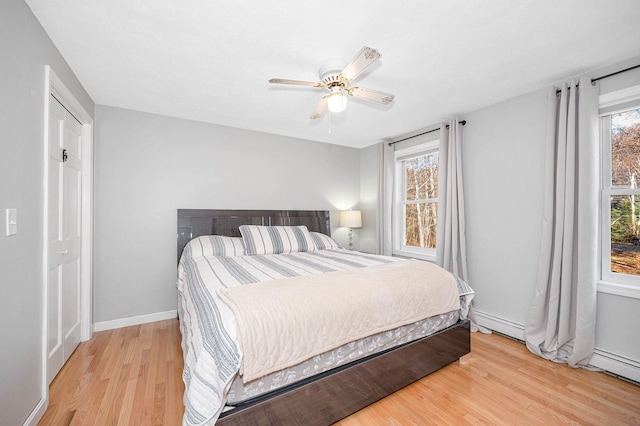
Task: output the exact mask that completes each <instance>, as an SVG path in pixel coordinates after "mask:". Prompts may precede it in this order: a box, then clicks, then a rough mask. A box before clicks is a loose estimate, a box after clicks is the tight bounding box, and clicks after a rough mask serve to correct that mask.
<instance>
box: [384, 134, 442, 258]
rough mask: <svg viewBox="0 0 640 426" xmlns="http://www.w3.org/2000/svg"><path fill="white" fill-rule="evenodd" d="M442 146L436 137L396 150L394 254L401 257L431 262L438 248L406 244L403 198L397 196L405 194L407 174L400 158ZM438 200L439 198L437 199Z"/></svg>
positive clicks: (434, 149) (435, 149)
mask: <svg viewBox="0 0 640 426" xmlns="http://www.w3.org/2000/svg"><path fill="white" fill-rule="evenodd" d="M439 146H440V140H439V139H435V140H431V141H428V142H424V143H421V144H418V145H414V146H411V147H407V148H403V149H399V150H396V151H395V152H394V179H393V182H394V188H393V194H394V197H393V217H394V219H393V232H392V235H393V251H392V253H393V255H395V256H401V257H409V258H414V259H420V260H427V261H430V262H435V261H436V249H431V248H422V247H412V246H407V245H404V243H403V242H404V238H403V237H404V234H405V230H404V217H405V213H404V204H403V202H402V200H398V199H397V197H399V196H402V194H404V190H403V189H404V188H405V176H404V170H402V168H401V167H399V164H400V163H399V162H398V159H399V158H402V157H407V156H411V155H413V154H419V153H424V152H429V151H431V152H433V151H437V150H438V148H439ZM436 201H437V200H436Z"/></svg>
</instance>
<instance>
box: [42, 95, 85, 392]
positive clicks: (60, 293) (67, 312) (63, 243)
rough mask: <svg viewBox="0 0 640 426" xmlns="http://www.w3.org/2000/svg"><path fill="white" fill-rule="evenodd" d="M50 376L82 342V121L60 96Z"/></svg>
mask: <svg viewBox="0 0 640 426" xmlns="http://www.w3.org/2000/svg"><path fill="white" fill-rule="evenodd" d="M49 111H50V112H49V114H50V117H49V130H48V131H49V177H48V179H49V260H48V261H49V263H48V270H49V277H48V284H47V285H48V287H47V304H48V339H47V351H48V352H47V353H48V368H47V372H48V374H47V375H48V381H49V383H51V381H52V380H53V378H54V377H55V376H56V374H58V371H60V369H61V368H62V366H63V365H64V363H65V362H66V361H67V359H68V358H69V356H70V355H71V353H72V352H73V351H74V349H75V348H76V347H77V346H78V344H79V343H80V254H81V251H80V241H81V221H80V218H81V207H82V202H81V200H82V199H81V196H82V193H81V175H82V173H81V172H82V161H81V158H82V153H81V149H82V144H81V140H82V125H81V124H80V123H79V122H78V120H76V119H75V118H74V117H73V116H72V115H71V114H70V113H69V112H68V111H67V110H66V109H65V108H64V107H63V106H62V105H61V104H60V103H59V102H58V101H57V100H56V99H55V97H53V96H52V97H51V99H50V108H49Z"/></svg>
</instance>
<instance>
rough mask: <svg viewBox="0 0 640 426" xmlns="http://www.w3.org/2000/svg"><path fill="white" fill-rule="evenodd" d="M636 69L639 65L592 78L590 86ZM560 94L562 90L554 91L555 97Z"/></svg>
mask: <svg viewBox="0 0 640 426" xmlns="http://www.w3.org/2000/svg"><path fill="white" fill-rule="evenodd" d="M636 68H640V64H639V65H634V66H632V67H629V68H625V69H623V70H620V71H616V72H612V73H611V74H607V75H603V76H601V77H598V78H592V79H591V85H592V86H595V85H596V81H598V80H602V79H604V78H608V77H613V76H614V75H618V74H621V73H623V72H627V71H631V70H634V69H636ZM578 86H580V85H579V84H576V87H578ZM569 89H571V88H570V87H569ZM560 92H562V90H560V89H558V90H556V95H557V94H559V93H560Z"/></svg>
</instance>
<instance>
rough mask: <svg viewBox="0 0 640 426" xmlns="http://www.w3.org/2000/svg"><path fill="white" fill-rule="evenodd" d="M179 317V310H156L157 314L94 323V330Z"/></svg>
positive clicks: (111, 328)
mask: <svg viewBox="0 0 640 426" xmlns="http://www.w3.org/2000/svg"><path fill="white" fill-rule="evenodd" d="M177 317H178V311H177V310H175V309H174V310H172V311H166V312H156V313H155V314H148V315H139V316H137V317H129V318H120V319H116V320H111V321H103V322H97V323H95V324H94V325H93V331H105V330H113V329H114V328H122V327H130V326H132V325H139V324H146V323H148V322H155V321H163V320H168V319H173V318H177Z"/></svg>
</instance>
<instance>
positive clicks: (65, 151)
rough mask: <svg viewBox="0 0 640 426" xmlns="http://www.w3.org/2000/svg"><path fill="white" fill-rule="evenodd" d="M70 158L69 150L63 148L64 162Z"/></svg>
mask: <svg viewBox="0 0 640 426" xmlns="http://www.w3.org/2000/svg"><path fill="white" fill-rule="evenodd" d="M68 158H69V156H68V155H67V150H66V149H63V150H62V162H63V163H66V162H67V159H68Z"/></svg>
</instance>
